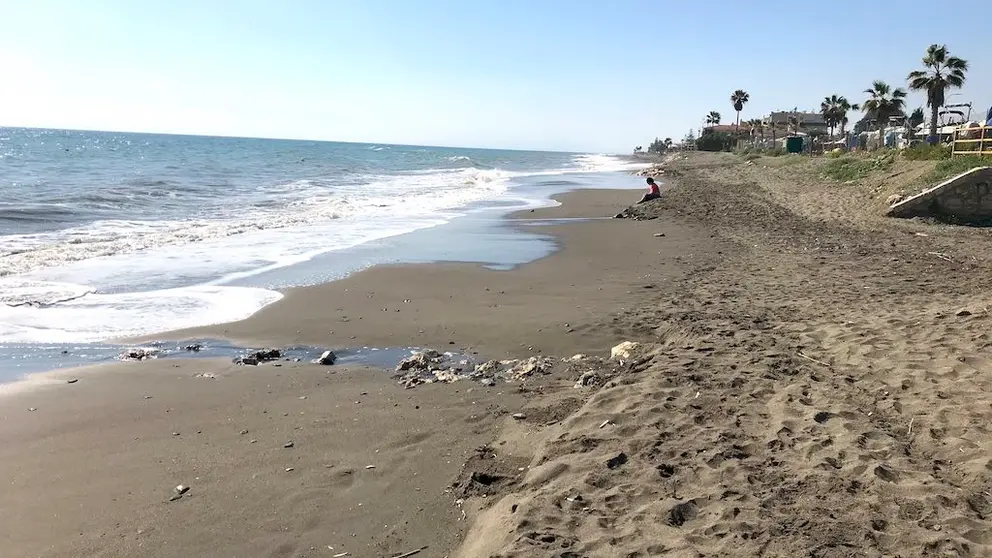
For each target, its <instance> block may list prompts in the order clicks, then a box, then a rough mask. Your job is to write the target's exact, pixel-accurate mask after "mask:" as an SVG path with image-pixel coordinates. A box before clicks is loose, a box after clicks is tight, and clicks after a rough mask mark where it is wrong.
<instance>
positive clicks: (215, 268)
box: [0, 155, 636, 343]
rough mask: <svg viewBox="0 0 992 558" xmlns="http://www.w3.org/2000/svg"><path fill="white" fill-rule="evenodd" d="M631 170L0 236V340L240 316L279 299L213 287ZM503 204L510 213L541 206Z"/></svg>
mask: <svg viewBox="0 0 992 558" xmlns="http://www.w3.org/2000/svg"><path fill="white" fill-rule="evenodd" d="M458 160H462V159H458ZM633 164H634V163H629V162H627V161H624V160H622V159H619V158H615V157H609V156H605V155H583V156H578V157H576V158H575V164H574V165H572V166H570V167H568V168H563V169H550V170H543V171H536V172H513V171H505V170H500V169H478V168H474V167H468V168H462V169H433V170H426V171H414V172H409V173H405V174H403V175H401V176H396V175H377V176H376V175H372V176H367V177H365V179H364V180H361V181H358V182H357V183H355V184H353V185H351V186H347V185H345V186H340V185H334V189H333V190H331V189H329V188H328V187H327V185H326V184H324V183H322V182H321V181H319V180H298V181H292V182H287V183H286V184H282V185H279V186H278V187H274V188H271V189H268V190H267V191H266V192H265V199H264V201H265V202H266V203H269V204H271V205H269V206H267V207H264V208H263V207H257V206H255V207H253V206H251V205H250V204H248V202H244V203H245V204H246V205H239V204H238V203H233V204H232V206H231V207H230V208H229V209H228V210H227V211H220V212H218V214H216V215H212V216H211V218H209V219H186V220H176V221H156V222H151V221H138V220H113V221H110V220H108V221H100V222H96V223H92V224H89V225H86V226H81V227H75V228H72V229H68V230H63V231H58V232H53V233H43V234H33V235H8V236H5V237H0V256H2V257H0V276H3V275H5V274H6V276H5V277H2V278H0V342H14V343H73V342H78V343H82V342H93V341H101V340H106V339H112V338H118V337H129V336H135V335H146V334H151V333H155V332H160V331H168V330H174V329H182V328H187V327H194V326H201V325H208V324H216V323H224V322H229V321H235V320H240V319H243V318H247V317H248V316H250V315H251V314H253V313H254V312H256V311H258V310H259V309H260V308H262V307H263V306H265V305H266V304H269V303H271V302H273V301H275V300H278V299H279V298H280V297H281V295H280V294H279V293H277V292H275V291H271V290H267V289H260V288H247V287H230V286H224V285H225V284H227V283H229V282H231V281H234V280H237V279H241V278H244V277H248V276H251V275H254V274H258V273H263V272H265V271H268V270H272V269H275V268H279V267H284V266H288V265H293V264H295V263H299V262H303V261H306V260H309V259H311V258H313V257H315V256H316V255H319V254H323V253H327V252H330V251H335V250H344V249H347V248H351V247H354V246H357V245H360V244H363V243H366V242H370V241H373V240H377V239H382V238H387V237H391V236H395V235H399V234H404V233H408V232H412V231H415V230H418V229H423V228H426V227H432V226H436V225H440V224H443V223H445V222H447V221H450V220H451V219H452V218H454V217H456V216H458V215H461V214H464V213H465V212H466V211H467V207H468V206H470V205H472V204H473V203H476V202H480V201H485V200H493V199H497V198H506V197H507V194H508V192H509V191H510V190H509V188H510V187H509V180H510V179H511V178H513V177H519V176H540V175H557V174H567V173H574V172H603V171H618V170H629V169H631V168H636V167H633V166H631V165H633ZM512 199H513V200H514V201H515V202H516V207H517V208H527V207H539V206H543V205H547V204H548V200H544V199H536V198H529V197H527V196H526V195H521V196H514V197H513V198H512ZM189 285H195V286H189Z"/></svg>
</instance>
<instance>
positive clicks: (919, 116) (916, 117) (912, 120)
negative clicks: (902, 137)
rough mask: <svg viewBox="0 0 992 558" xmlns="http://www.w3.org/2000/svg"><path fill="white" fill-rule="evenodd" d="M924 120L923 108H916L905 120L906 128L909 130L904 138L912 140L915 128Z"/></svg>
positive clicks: (914, 135) (914, 136)
mask: <svg viewBox="0 0 992 558" xmlns="http://www.w3.org/2000/svg"><path fill="white" fill-rule="evenodd" d="M924 120H926V117H925V116H924V115H923V109H922V108H919V107H918V108H916V110H914V111H913V113H912V114H910V115H909V119H907V121H906V130H908V132H909V133H908V136H907V138H906V139H908V140H909V141H913V140H914V139H915V138H916V128H917V126H919V125H920V124H923V121H924Z"/></svg>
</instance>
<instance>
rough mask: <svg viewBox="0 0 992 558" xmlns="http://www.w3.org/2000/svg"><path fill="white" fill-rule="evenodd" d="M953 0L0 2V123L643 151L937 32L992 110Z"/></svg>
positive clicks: (983, 105)
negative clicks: (738, 104) (739, 103)
mask: <svg viewBox="0 0 992 558" xmlns="http://www.w3.org/2000/svg"><path fill="white" fill-rule="evenodd" d="M933 5H934V4H933V2H922V1H918V0H906V1H904V2H901V3H900V4H899V8H898V9H893V8H892V7H891V6H890V4H886V3H881V2H879V3H867V2H862V1H848V0H835V1H833V2H832V3H831V4H830V6H829V7H828V6H825V5H823V4H822V3H809V2H797V1H789V2H786V1H778V0H766V1H762V0H757V1H755V2H751V3H746V4H742V3H740V2H730V1H724V0H710V1H696V2H664V1H661V0H656V1H653V2H646V1H633V0H626V1H623V2H607V1H605V0H604V1H598V2H594V1H585V0H570V1H567V2H566V1H565V0H559V1H552V0H530V1H522V0H463V1H440V0H433V1H419V2H413V1H386V0H354V1H352V0H324V1H319V0H309V1H307V0H269V1H252V0H244V1H238V2H235V1H233V0H229V1H221V0H214V1H211V0H199V1H191V0H170V1H168V2H164V1H154V2H153V1H150V0H118V1H113V0H86V1H76V0H61V1H58V0H23V1H16V2H15V1H12V0H0V14H2V17H0V63H2V64H3V66H2V67H3V68H4V70H5V71H4V74H3V78H4V86H3V87H2V88H0V125H6V126H38V127H51V128H62V127H65V128H79V129H101V130H123V131H149V132H167V133H191V134H215V135H243V136H259V137H282V138H307V139H327V140H340V141H362V142H374V143H386V142H391V143H408V144H428V145H458V146H472V147H504V148H522V149H527V148H530V149H552V150H568V151H597V152H627V151H629V150H630V149H631V148H632V147H633V146H634V145H638V144H643V145H647V143H648V142H650V140H651V139H652V138H653V137H655V136H660V137H665V136H672V137H674V138H676V139H678V138H681V137H682V136H683V135H684V134H685V133H686V132H687V131H688V129H689V128H698V127H699V125H700V122H701V120H702V117H703V115H704V114H706V112H708V111H710V110H717V111H720V112H721V113H722V114H723V117H724V121H725V122H729V121H731V120H732V114H733V110H732V108H731V107H730V103H729V95H730V93H731V91H733V90H734V89H737V88H743V89H745V90H747V91H749V92H750V94H751V103H750V104H749V105H748V106H747V107H746V108H745V111H744V113H743V114H742V118H754V117H758V116H761V115H762V114H764V113H767V112H768V111H770V110H784V109H791V108H792V107H794V106H798V107H799V108H800V109H803V108H809V109H816V108H818V107H819V103H820V101H821V100H822V98H823V97H824V96H826V95H829V94H832V93H836V94H843V95H846V96H847V97H848V98H849V99H851V100H852V102H853V101H860V100H862V97H863V96H864V95H863V94H862V93H861V91H863V90H864V89H865V88H867V87H868V86H870V84H871V82H872V80H874V79H883V80H885V81H887V82H889V83H890V84H893V85H904V84H905V77H906V74H907V73H908V72H909V71H910V70H912V69H915V68H916V67H917V66H918V65H919V60H920V58H921V57H922V55H923V53H924V51H925V49H926V47H927V45H929V44H930V43H933V42H936V43H946V44H947V45H948V47H949V48H950V49H951V51H952V53H953V54H956V55H959V56H961V57H964V58H966V59H967V60H969V61H970V62H971V71H970V73H969V79H968V83H967V85H966V87H965V89H964V90H963V91H962V93H963V94H962V95H961V96H958V97H952V98H951V99H950V101H951V102H954V101H959V100H970V101H974V102H975V104H976V107H980V109H979V110H978V112H981V113H983V114H984V112H985V111H986V110H987V109H988V107H989V106H990V105H992V35H989V33H987V32H980V31H979V32H971V33H969V32H965V31H963V30H962V29H963V28H967V27H972V28H974V29H975V30H976V31H977V30H979V29H981V27H983V26H985V27H987V22H988V21H989V20H990V19H989V18H990V17H992V13H990V11H989V8H988V7H986V6H987V0H962V1H959V2H957V3H955V6H956V8H955V9H954V10H952V11H947V12H942V15H940V16H939V17H936V18H935V17H934V8H933V7H932V6H933ZM935 19H936V20H939V21H941V22H945V23H939V24H936V23H935V21H934V20H935ZM982 21H984V22H986V23H981V22H982ZM973 23H974V24H973ZM922 104H923V99H922V97H920V96H918V95H914V96H912V97H911V105H912V106H917V105H922ZM852 117H854V115H852Z"/></svg>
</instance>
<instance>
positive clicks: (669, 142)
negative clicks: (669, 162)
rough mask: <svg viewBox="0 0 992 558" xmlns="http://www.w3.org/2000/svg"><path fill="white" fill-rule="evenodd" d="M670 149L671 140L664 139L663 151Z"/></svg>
mask: <svg viewBox="0 0 992 558" xmlns="http://www.w3.org/2000/svg"><path fill="white" fill-rule="evenodd" d="M671 148H672V138H665V149H671Z"/></svg>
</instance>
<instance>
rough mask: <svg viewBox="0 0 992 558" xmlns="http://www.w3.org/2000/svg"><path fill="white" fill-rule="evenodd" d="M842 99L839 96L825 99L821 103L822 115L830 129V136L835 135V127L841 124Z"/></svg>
mask: <svg viewBox="0 0 992 558" xmlns="http://www.w3.org/2000/svg"><path fill="white" fill-rule="evenodd" d="M839 100H840V98H839V97H838V96H837V95H831V96H829V97H824V98H823V102H821V103H820V114H822V115H823V121H824V122H825V123H826V124H827V126H829V127H830V135H831V136H833V135H834V127H835V126H836V125H837V124H840V102H839Z"/></svg>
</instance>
